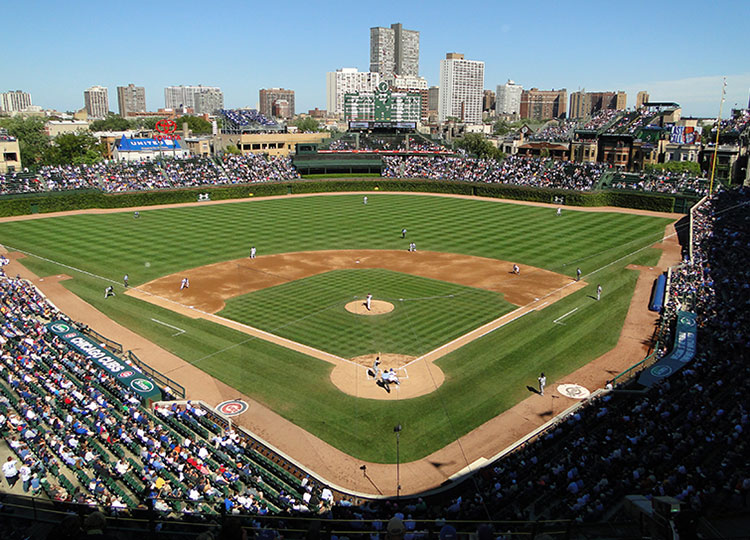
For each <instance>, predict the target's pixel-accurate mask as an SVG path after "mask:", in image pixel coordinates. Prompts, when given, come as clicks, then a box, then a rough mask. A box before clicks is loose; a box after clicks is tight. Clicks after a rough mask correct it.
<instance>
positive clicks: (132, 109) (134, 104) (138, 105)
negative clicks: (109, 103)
mask: <svg viewBox="0 0 750 540" xmlns="http://www.w3.org/2000/svg"><path fill="white" fill-rule="evenodd" d="M117 108H118V110H119V111H120V116H122V117H126V116H130V115H131V113H139V112H146V89H145V88H144V87H143V86H135V85H134V84H132V83H131V84H129V85H127V86H118V87H117Z"/></svg>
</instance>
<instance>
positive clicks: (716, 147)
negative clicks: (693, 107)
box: [708, 77, 727, 195]
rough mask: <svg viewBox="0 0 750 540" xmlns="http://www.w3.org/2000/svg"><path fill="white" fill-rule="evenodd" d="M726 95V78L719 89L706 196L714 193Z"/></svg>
mask: <svg viewBox="0 0 750 540" xmlns="http://www.w3.org/2000/svg"><path fill="white" fill-rule="evenodd" d="M726 95H727V78H726V77H724V86H722V88H721V103H719V116H717V117H716V143H715V144H714V159H713V163H712V164H711V183H710V184H709V186H708V194H709V195H711V194H713V192H714V174H715V173H716V158H717V157H718V156H717V154H718V152H719V133H721V109H722V107H724V96H726Z"/></svg>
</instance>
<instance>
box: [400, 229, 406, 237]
mask: <svg viewBox="0 0 750 540" xmlns="http://www.w3.org/2000/svg"><path fill="white" fill-rule="evenodd" d="M401 238H406V227H404V228H403V229H401Z"/></svg>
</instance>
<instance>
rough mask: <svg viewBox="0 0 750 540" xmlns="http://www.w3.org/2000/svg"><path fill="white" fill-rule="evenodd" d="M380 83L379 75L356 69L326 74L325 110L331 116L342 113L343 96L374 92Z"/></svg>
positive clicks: (344, 69)
mask: <svg viewBox="0 0 750 540" xmlns="http://www.w3.org/2000/svg"><path fill="white" fill-rule="evenodd" d="M379 82H380V74H379V73H372V72H369V71H357V68H342V69H339V70H336V71H329V72H328V73H327V74H326V89H327V92H326V108H327V109H328V112H329V113H331V114H343V113H344V96H345V95H346V94H353V93H354V92H374V91H375V89H376V88H377V86H378V83H379Z"/></svg>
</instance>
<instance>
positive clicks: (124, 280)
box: [122, 274, 128, 289]
mask: <svg viewBox="0 0 750 540" xmlns="http://www.w3.org/2000/svg"><path fill="white" fill-rule="evenodd" d="M122 284H123V286H124V287H125V288H126V289H127V288H128V275H127V274H125V275H124V276H122Z"/></svg>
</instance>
